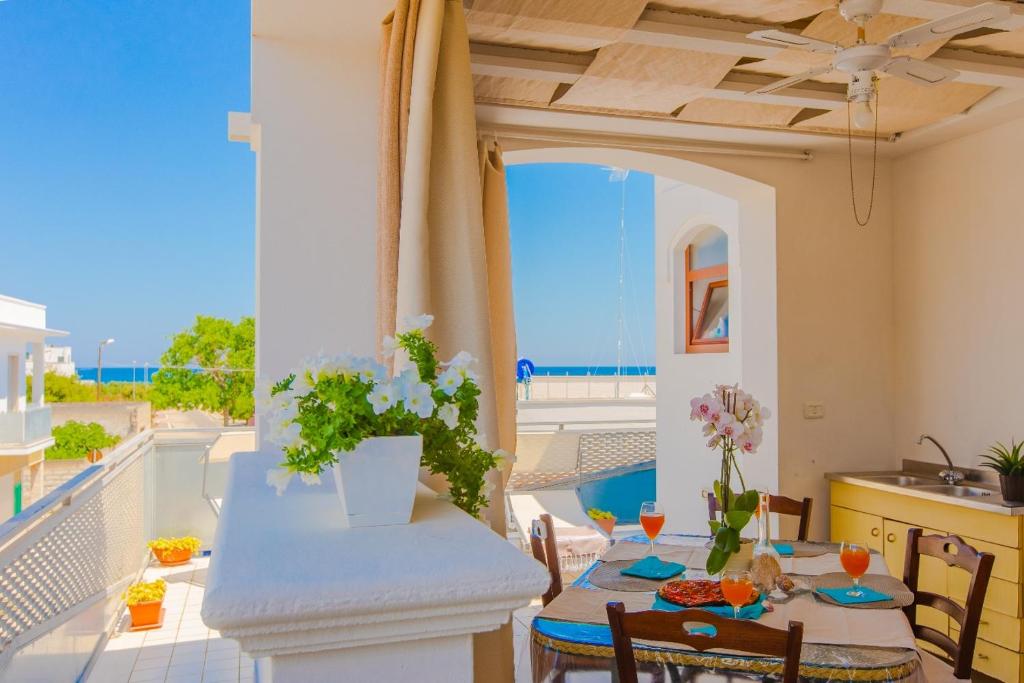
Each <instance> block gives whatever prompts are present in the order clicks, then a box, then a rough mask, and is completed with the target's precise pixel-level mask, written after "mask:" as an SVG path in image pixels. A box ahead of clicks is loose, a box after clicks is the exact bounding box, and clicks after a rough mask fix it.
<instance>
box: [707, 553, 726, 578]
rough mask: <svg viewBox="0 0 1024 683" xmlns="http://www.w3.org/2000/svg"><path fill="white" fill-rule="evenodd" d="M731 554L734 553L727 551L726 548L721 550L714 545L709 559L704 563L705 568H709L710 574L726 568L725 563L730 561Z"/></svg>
mask: <svg viewBox="0 0 1024 683" xmlns="http://www.w3.org/2000/svg"><path fill="white" fill-rule="evenodd" d="M731 555H732V553H727V552H725V551H724V550H719V549H718V548H717V547H714V548H712V549H711V552H710V553H708V561H707V563H706V564H705V565H704V568H705V569H707V572H708V574H710V575H712V576H714V575H715V574H718V573H719V572H721V571H722V570H723V569H725V564H726V563H727V562H728V561H729V557H730V556H731Z"/></svg>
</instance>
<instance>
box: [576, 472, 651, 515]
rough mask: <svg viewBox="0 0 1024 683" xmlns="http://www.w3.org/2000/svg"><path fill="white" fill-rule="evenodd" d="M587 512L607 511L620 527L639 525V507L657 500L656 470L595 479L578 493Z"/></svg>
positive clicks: (578, 489) (585, 484)
mask: <svg viewBox="0 0 1024 683" xmlns="http://www.w3.org/2000/svg"><path fill="white" fill-rule="evenodd" d="M576 493H577V495H578V496H579V498H580V503H581V504H582V505H583V509H584V510H589V509H590V508H598V509H600V510H607V511H608V512H611V513H612V514H613V515H615V516H616V517H617V518H618V523H619V524H636V523H638V522H639V521H640V503H643V502H644V501H645V500H654V499H655V470H654V469H653V468H652V469H649V470H638V471H636V472H628V473H626V474H620V475H617V476H614V477H609V478H607V479H596V480H594V481H588V482H586V483H584V484H581V485H580V486H579V488H577V489H576Z"/></svg>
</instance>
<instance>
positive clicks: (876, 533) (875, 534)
mask: <svg viewBox="0 0 1024 683" xmlns="http://www.w3.org/2000/svg"><path fill="white" fill-rule="evenodd" d="M880 533H882V532H881V531H879V530H878V529H877V528H876V529H872V530H871V535H872V536H878V534H880Z"/></svg>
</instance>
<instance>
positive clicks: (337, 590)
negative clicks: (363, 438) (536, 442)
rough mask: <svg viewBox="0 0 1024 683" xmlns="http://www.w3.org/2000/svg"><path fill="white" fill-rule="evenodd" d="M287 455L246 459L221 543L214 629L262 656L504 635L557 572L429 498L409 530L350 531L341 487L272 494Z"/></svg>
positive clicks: (424, 493)
mask: <svg viewBox="0 0 1024 683" xmlns="http://www.w3.org/2000/svg"><path fill="white" fill-rule="evenodd" d="M279 460H280V455H279V454H277V453H238V454H236V455H234V456H232V458H231V466H230V474H229V479H228V486H227V491H226V494H225V496H224V506H223V509H222V511H221V516H220V523H219V524H218V527H217V535H216V538H215V540H214V544H213V555H212V557H211V560H210V569H209V575H208V577H207V587H206V595H205V598H204V600H203V610H202V616H203V621H204V622H205V623H206V624H207V625H208V626H209V627H210V628H214V629H217V630H219V631H220V632H221V633H222V635H224V636H226V637H229V638H234V639H237V640H238V641H239V643H240V645H241V647H242V649H243V650H245V651H246V652H247V653H249V654H250V655H251V656H253V657H265V656H274V655H288V654H296V653H302V652H317V651H323V650H336V649H341V648H352V647H360V646H365V645H373V644H381V643H398V642H402V641H410V640H420V639H425V638H443V637H449V636H457V635H466V634H472V633H477V632H482V631H489V630H493V629H496V628H498V627H499V626H501V625H502V624H503V623H506V622H507V621H508V619H509V614H510V612H511V611H512V610H514V609H516V608H518V607H521V606H523V605H525V604H527V603H528V602H529V600H530V599H531V598H532V597H534V596H537V595H539V594H540V593H543V592H544V591H545V590H546V589H547V586H548V581H549V577H548V574H547V572H546V570H545V569H544V568H543V567H542V566H541V565H540V564H539V563H537V562H535V561H534V560H533V559H531V558H529V557H527V556H526V555H524V554H523V553H522V552H520V551H519V550H518V549H517V548H515V547H514V546H513V545H512V544H510V543H508V542H507V541H506V540H505V539H503V538H501V537H500V536H498V535H496V534H495V533H494V532H492V531H491V530H490V529H489V528H487V527H486V526H485V525H484V524H482V523H481V522H479V521H478V520H475V519H473V518H471V517H470V516H469V515H467V514H465V513H464V512H462V511H461V510H459V509H457V508H455V507H454V506H453V505H451V504H450V503H448V502H446V501H443V500H440V499H438V498H437V497H436V495H435V494H434V493H433V492H431V491H430V490H429V489H427V488H426V487H422V486H421V488H420V490H419V492H418V493H417V497H416V505H415V508H414V510H413V519H412V522H411V523H410V524H407V525H400V526H382V527H366V528H355V529H344V528H342V527H341V525H340V523H339V520H340V516H341V508H340V502H339V501H338V497H337V494H336V492H335V488H334V482H333V480H332V478H331V477H329V476H325V477H322V478H321V479H322V481H323V483H322V484H321V485H319V486H313V487H307V486H305V485H303V484H301V483H300V482H299V481H298V479H297V478H296V479H295V480H293V482H292V484H291V486H290V487H289V489H288V491H287V492H286V493H285V494H284V495H283V496H280V497H278V496H277V495H276V494H275V492H274V489H273V488H271V487H269V486H267V484H266V481H265V479H266V472H267V469H269V468H270V467H272V466H274V465H275V464H276V463H277V462H278V461H279Z"/></svg>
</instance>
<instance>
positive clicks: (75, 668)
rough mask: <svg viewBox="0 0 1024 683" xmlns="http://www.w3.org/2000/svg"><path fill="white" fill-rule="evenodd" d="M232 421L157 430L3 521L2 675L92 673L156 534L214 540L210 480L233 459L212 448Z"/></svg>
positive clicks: (56, 677)
mask: <svg viewBox="0 0 1024 683" xmlns="http://www.w3.org/2000/svg"><path fill="white" fill-rule="evenodd" d="M5 417H6V416H5ZM47 419H48V415H47ZM26 424H27V420H26ZM223 431H224V430H194V431H179V430H147V431H145V432H143V433H142V434H139V435H138V436H135V437H133V438H131V439H129V440H127V441H125V442H123V443H122V444H120V445H119V446H118V447H117V448H116V449H115V450H114V451H113V452H112V453H110V454H109V455H108V456H107V457H106V458H104V459H103V460H102V461H101V462H100V463H98V464H96V465H93V466H90V467H89V468H88V469H86V470H85V471H83V472H82V473H80V474H79V475H77V476H76V477H74V478H73V479H71V480H70V481H68V482H67V483H65V484H64V485H62V486H61V487H59V488H58V489H56V490H54V491H53V492H52V493H50V494H49V495H47V496H45V497H43V498H42V499H41V500H39V501H38V502H36V503H34V504H33V505H31V506H30V507H28V508H26V509H25V510H24V511H23V512H21V513H20V514H18V515H16V516H14V517H12V518H11V519H10V520H8V521H7V522H4V523H0V681H7V680H10V681H15V680H46V681H68V682H69V683H70V682H71V681H76V680H84V679H85V676H86V674H87V672H88V669H89V667H90V665H91V662H92V661H93V658H94V655H95V654H96V653H97V652H98V651H99V650H100V649H102V646H103V644H104V642H105V640H106V636H107V634H108V633H109V632H110V630H111V627H112V625H113V620H114V618H115V617H116V616H117V615H118V614H119V613H120V612H119V610H120V605H121V602H120V599H119V597H118V596H119V595H120V593H121V591H122V590H123V589H124V587H125V586H126V585H127V584H128V583H129V582H131V581H132V580H134V579H136V577H138V576H139V575H140V574H141V572H142V570H143V569H144V567H145V565H146V561H147V550H146V545H145V542H146V539H148V538H153V537H157V536H178V535H195V536H198V537H199V538H201V539H202V540H203V541H204V542H205V543H206V544H209V543H210V542H212V540H213V535H214V530H215V529H216V525H217V518H216V516H215V515H214V513H213V512H212V511H211V509H210V506H209V504H208V503H207V501H206V500H205V499H204V497H203V486H204V484H203V482H204V479H205V482H206V483H205V486H206V488H207V492H208V494H209V495H217V496H220V495H223V493H222V492H223V488H224V482H225V480H226V475H227V461H226V456H224V457H222V458H220V459H219V461H218V462H211V463H210V464H209V466H208V467H205V466H204V464H203V462H202V456H203V454H204V453H206V452H207V450H208V449H210V448H211V447H213V446H214V445H215V444H216V443H217V442H218V440H219V439H220V437H221V435H222V432H223ZM226 431H227V432H228V433H232V434H237V433H238V432H239V430H226ZM245 431H246V432H247V433H248V434H250V435H251V434H252V431H251V430H245ZM253 441H254V439H250V440H249V441H248V443H246V444H243V443H240V442H237V441H236V442H235V443H236V448H237V450H251V449H252V448H253V445H252V444H253ZM221 450H224V449H221ZM222 455H223V454H222Z"/></svg>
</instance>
